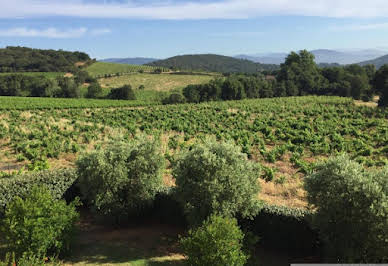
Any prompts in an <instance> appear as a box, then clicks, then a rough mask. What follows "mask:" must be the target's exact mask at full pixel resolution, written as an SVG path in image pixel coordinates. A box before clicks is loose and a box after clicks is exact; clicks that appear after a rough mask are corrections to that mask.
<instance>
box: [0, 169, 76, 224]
mask: <svg viewBox="0 0 388 266" xmlns="http://www.w3.org/2000/svg"><path fill="white" fill-rule="evenodd" d="M76 179H77V176H76V173H75V171H74V170H72V169H59V170H45V171H40V172H28V173H20V174H18V175H16V176H13V177H12V178H6V179H0V216H1V215H2V214H4V210H5V208H6V206H7V205H8V204H9V203H10V202H11V201H13V200H14V198H15V197H23V196H24V195H27V194H28V193H30V191H31V189H32V188H33V187H34V186H44V187H46V188H47V189H48V190H49V191H50V192H51V194H52V196H53V197H54V198H55V199H61V198H62V197H63V196H64V194H65V193H66V192H67V191H68V189H69V188H70V187H71V186H72V185H73V183H74V182H75V180H76Z"/></svg>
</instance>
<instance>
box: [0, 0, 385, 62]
mask: <svg viewBox="0 0 388 266" xmlns="http://www.w3.org/2000/svg"><path fill="white" fill-rule="evenodd" d="M6 46H27V47H33V48H42V49H63V50H70V51H84V52H87V53H88V54H90V55H91V56H92V57H93V58H97V59H102V58H112V57H153V58H167V57H170V56H174V55H182V54H198V53H216V54H223V55H230V56H232V55H238V54H261V53H276V52H290V51H297V50H301V49H308V50H313V49H341V50H350V49H380V50H386V51H388V1H387V0H368V1H365V0H196V1H195V0H0V47H6Z"/></svg>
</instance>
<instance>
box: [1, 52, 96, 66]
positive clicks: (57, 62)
mask: <svg viewBox="0 0 388 266" xmlns="http://www.w3.org/2000/svg"><path fill="white" fill-rule="evenodd" d="M90 60H91V58H90V57H89V55H87V54H86V53H83V52H67V51H62V50H59V51H56V50H41V49H32V48H27V47H11V46H8V47H6V48H3V49H0V72H73V71H74V70H75V69H76V66H75V64H76V63H77V62H87V61H90Z"/></svg>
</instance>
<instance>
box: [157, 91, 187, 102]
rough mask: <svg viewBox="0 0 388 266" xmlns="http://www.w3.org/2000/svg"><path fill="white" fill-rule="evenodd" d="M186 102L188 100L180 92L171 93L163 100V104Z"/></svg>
mask: <svg viewBox="0 0 388 266" xmlns="http://www.w3.org/2000/svg"><path fill="white" fill-rule="evenodd" d="M185 102H186V99H185V97H184V96H183V95H182V94H179V93H173V94H170V96H168V97H167V98H165V99H163V100H162V103H163V104H179V103H185Z"/></svg>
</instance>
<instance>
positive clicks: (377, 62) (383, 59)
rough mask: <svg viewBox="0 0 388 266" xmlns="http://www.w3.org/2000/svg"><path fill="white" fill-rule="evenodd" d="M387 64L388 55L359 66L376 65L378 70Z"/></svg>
mask: <svg viewBox="0 0 388 266" xmlns="http://www.w3.org/2000/svg"><path fill="white" fill-rule="evenodd" d="M385 64H388V55H384V56H381V57H378V58H376V59H373V60H369V61H364V62H361V63H359V65H361V66H365V65H374V66H375V67H376V68H377V69H378V68H380V67H382V66H383V65H385Z"/></svg>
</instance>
